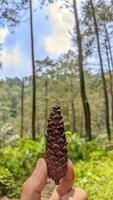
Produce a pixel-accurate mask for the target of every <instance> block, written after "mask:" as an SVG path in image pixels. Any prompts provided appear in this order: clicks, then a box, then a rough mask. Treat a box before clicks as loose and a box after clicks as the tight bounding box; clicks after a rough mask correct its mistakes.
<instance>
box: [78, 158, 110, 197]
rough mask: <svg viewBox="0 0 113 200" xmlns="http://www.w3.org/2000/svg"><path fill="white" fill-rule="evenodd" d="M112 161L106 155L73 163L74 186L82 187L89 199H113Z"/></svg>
mask: <svg viewBox="0 0 113 200" xmlns="http://www.w3.org/2000/svg"><path fill="white" fill-rule="evenodd" d="M112 169H113V161H112V160H111V159H109V158H107V157H103V158H101V159H100V160H96V161H95V160H90V161H89V162H85V161H79V162H78V163H76V164H75V171H76V176H77V182H76V183H75V185H76V186H79V187H82V188H84V189H85V190H86V191H87V193H88V197H89V199H90V200H94V199H95V200H98V199H99V200H103V199H105V200H112V199H113V179H112V177H113V170H112Z"/></svg>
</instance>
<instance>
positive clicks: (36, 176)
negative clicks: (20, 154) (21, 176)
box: [31, 158, 47, 192]
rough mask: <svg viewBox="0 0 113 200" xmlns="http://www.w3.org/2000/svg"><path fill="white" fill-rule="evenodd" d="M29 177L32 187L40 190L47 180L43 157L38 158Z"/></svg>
mask: <svg viewBox="0 0 113 200" xmlns="http://www.w3.org/2000/svg"><path fill="white" fill-rule="evenodd" d="M31 177H32V179H33V181H34V187H35V188H37V190H38V191H40V192H41V191H42V190H43V188H44V187H45V185H46V182H47V165H46V162H45V160H44V159H43V158H40V159H39V160H38V162H37V165H36V167H35V169H34V171H33V173H32V176H31Z"/></svg>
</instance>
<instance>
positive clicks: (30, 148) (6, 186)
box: [0, 131, 113, 200]
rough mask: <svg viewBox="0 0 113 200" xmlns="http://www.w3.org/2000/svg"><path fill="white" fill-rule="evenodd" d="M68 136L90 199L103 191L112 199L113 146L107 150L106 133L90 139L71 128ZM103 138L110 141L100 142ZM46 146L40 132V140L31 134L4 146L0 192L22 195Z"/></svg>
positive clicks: (0, 154) (100, 196)
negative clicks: (25, 183)
mask: <svg viewBox="0 0 113 200" xmlns="http://www.w3.org/2000/svg"><path fill="white" fill-rule="evenodd" d="M66 136H67V140H68V151H69V157H70V158H71V159H72V160H73V163H74V167H75V174H76V177H77V181H76V182H75V186H79V187H82V188H85V189H86V191H87V192H88V195H89V199H103V192H104V197H105V198H104V199H109V200H110V199H112V194H113V193H112V190H113V188H112V185H113V180H112V179H111V178H110V177H112V175H113V170H112V167H113V150H112V149H113V148H111V149H110V150H107V151H106V150H105V148H108V147H107V146H108V142H107V138H106V136H104V137H102V138H101V137H100V138H98V139H97V141H90V142H86V141H85V140H84V139H79V137H78V135H77V134H72V133H71V132H69V131H68V132H66ZM103 138H106V142H105V144H103V145H100V143H99V141H101V140H103ZM44 149H45V140H44V136H40V137H39V138H38V142H35V141H32V140H30V139H27V138H23V139H19V140H15V141H13V142H10V144H8V145H7V146H6V147H3V148H1V149H0V191H1V194H0V195H7V196H9V197H18V196H19V194H20V191H21V186H22V184H23V182H24V181H25V180H26V178H27V177H28V176H30V174H31V173H32V171H33V169H34V166H35V165H36V162H37V159H39V158H40V157H42V155H43V153H44ZM108 149H109V148H108ZM11 158H12V159H11ZM15 188H16V189H15Z"/></svg>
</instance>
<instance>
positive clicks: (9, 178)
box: [0, 167, 19, 197]
mask: <svg viewBox="0 0 113 200" xmlns="http://www.w3.org/2000/svg"><path fill="white" fill-rule="evenodd" d="M15 191H16V193H15ZM18 193H19V190H18V188H16V186H15V180H14V177H13V175H12V174H11V172H10V171H9V170H8V169H7V168H4V167H0V196H6V195H7V196H9V197H12V196H16V195H17V194H18Z"/></svg>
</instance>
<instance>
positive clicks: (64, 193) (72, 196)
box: [20, 158, 88, 200]
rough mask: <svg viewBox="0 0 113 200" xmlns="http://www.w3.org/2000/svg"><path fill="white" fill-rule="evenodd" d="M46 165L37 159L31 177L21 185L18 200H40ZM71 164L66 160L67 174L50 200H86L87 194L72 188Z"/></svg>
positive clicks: (45, 176)
mask: <svg viewBox="0 0 113 200" xmlns="http://www.w3.org/2000/svg"><path fill="white" fill-rule="evenodd" d="M47 178H48V175H47V165H46V162H45V160H44V159H43V158H41V159H39V160H38V162H37V165H36V167H35V169H34V171H33V173H32V175H31V176H30V177H29V178H28V179H27V180H26V181H25V183H24V185H23V190H22V194H21V197H20V200H41V191H42V190H43V189H44V187H45V185H46V183H47ZM74 178H75V176H74V171H73V164H72V162H71V161H70V160H68V166H67V173H66V175H65V177H64V178H62V179H61V181H60V184H59V185H58V186H56V188H55V190H54V192H53V194H52V196H51V198H50V200H87V199H88V198H87V194H86V192H85V191H84V190H82V189H80V188H74V189H73V188H72V186H73V182H74Z"/></svg>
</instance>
